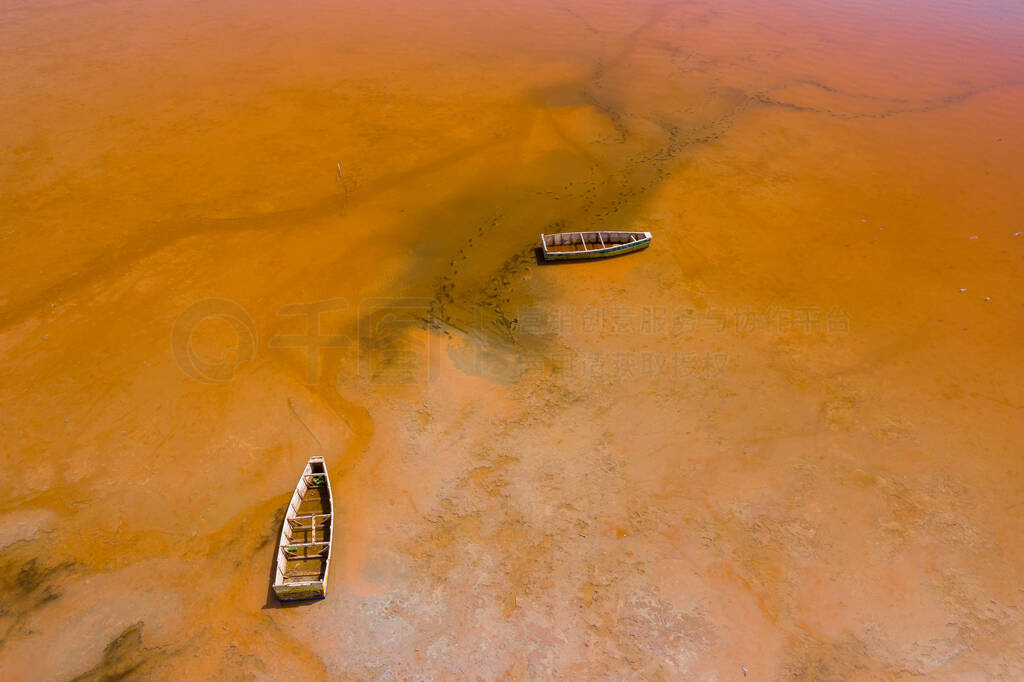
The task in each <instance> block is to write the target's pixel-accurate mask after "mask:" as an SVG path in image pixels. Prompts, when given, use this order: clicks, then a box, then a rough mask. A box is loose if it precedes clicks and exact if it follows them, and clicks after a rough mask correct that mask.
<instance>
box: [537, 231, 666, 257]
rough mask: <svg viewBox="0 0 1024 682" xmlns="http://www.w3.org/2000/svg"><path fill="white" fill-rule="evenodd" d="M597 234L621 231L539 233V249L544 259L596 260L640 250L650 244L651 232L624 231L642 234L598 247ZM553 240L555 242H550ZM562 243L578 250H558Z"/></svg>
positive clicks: (613, 233) (562, 245)
mask: <svg viewBox="0 0 1024 682" xmlns="http://www.w3.org/2000/svg"><path fill="white" fill-rule="evenodd" d="M598 234H600V235H602V236H603V235H609V234H612V235H618V234H623V233H615V232H601V233H598V232H584V233H564V234H558V235H541V249H542V252H543V255H544V260H546V261H563V260H598V259H600V258H611V257H614V256H621V255H624V254H627V253H633V252H634V251H641V250H643V249H646V248H647V247H648V246H650V245H651V233H650V232H640V233H626V234H636V235H642V237H640V238H637V239H636V240H635V241H630V242H624V243H616V244H602V245H601V246H600V247H598V246H597V244H598V243H600V242H599V241H598V239H599V238H598V236H597V235H598ZM576 235H579V238H578V239H575V241H573V238H575V237H576ZM552 242H555V243H552ZM584 244H591V245H593V246H591V247H587V248H585V249H584V248H583V245H584ZM564 245H571V246H573V248H575V249H578V250H558V249H559V247H563V248H564Z"/></svg>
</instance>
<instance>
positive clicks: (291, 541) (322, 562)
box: [274, 457, 334, 601]
mask: <svg viewBox="0 0 1024 682" xmlns="http://www.w3.org/2000/svg"><path fill="white" fill-rule="evenodd" d="M333 515H334V500H333V498H332V497H331V479H330V478H328V476H327V466H326V465H325V464H324V458H323V457H310V459H309V462H307V463H306V468H305V470H303V472H302V476H301V477H300V478H299V483H298V485H296V486H295V492H294V493H293V494H292V499H291V501H290V502H289V503H288V511H287V513H286V514H285V518H284V526H283V527H282V528H281V540H280V542H279V543H278V546H277V570H276V572H275V573H274V593H275V594H276V595H277V598H278V599H280V600H281V601H303V600H306V599H323V598H324V597H326V596H327V574H328V573H329V572H330V567H331V532H332V525H333V524H332V522H333V520H334V516H333Z"/></svg>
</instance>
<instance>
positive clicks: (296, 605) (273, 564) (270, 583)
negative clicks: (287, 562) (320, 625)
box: [260, 514, 323, 611]
mask: <svg viewBox="0 0 1024 682" xmlns="http://www.w3.org/2000/svg"><path fill="white" fill-rule="evenodd" d="M286 519H287V514H282V515H281V523H279V524H278V525H277V529H276V532H275V533H274V537H275V538H277V540H276V541H275V542H274V552H273V553H272V554H271V555H270V571H269V572H268V573H267V598H266V601H265V602H264V604H263V606H262V607H261V608H260V610H261V611H266V610H267V609H301V608H302V607H304V606H310V605H312V604H318V603H320V602H322V601H323V599H307V600H304V601H281V600H280V599H278V598H277V594H275V593H274V579H275V578H276V577H277V555H278V552H279V550H280V544H281V531H282V530H283V529H284V524H285V523H286V522H287V520H286Z"/></svg>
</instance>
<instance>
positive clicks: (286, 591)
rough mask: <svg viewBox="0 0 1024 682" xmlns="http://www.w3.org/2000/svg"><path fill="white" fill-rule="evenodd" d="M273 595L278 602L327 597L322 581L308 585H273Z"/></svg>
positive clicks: (325, 587)
mask: <svg viewBox="0 0 1024 682" xmlns="http://www.w3.org/2000/svg"><path fill="white" fill-rule="evenodd" d="M274 594H276V595H277V598H278V599H279V600H280V601H310V600H312V599H323V598H325V597H326V596H327V586H326V585H324V583H323V582H322V581H319V580H317V581H315V582H309V583H285V584H281V585H274Z"/></svg>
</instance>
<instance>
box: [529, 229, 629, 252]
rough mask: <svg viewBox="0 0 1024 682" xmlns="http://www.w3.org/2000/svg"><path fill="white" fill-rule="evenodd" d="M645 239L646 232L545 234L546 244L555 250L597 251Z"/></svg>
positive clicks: (550, 249) (547, 247)
mask: <svg viewBox="0 0 1024 682" xmlns="http://www.w3.org/2000/svg"><path fill="white" fill-rule="evenodd" d="M644 239H647V233H646V232H560V233H558V234H546V235H544V246H545V248H546V249H547V250H548V251H554V252H567V251H568V252H572V251H595V250H599V249H606V248H609V247H612V246H618V245H620V244H629V243H632V242H638V241H643V240H644Z"/></svg>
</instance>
